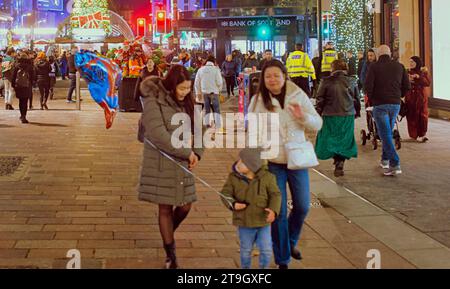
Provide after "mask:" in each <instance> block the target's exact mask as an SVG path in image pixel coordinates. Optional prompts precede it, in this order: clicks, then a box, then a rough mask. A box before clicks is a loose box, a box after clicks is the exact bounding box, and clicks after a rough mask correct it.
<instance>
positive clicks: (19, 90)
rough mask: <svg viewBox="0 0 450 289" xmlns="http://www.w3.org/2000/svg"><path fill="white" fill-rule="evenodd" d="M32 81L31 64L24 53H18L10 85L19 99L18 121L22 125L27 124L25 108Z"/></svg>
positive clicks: (32, 71) (30, 93) (32, 70)
mask: <svg viewBox="0 0 450 289" xmlns="http://www.w3.org/2000/svg"><path fill="white" fill-rule="evenodd" d="M33 80H34V69H33V62H32V61H31V60H30V59H29V57H28V55H27V54H26V53H25V52H20V53H19V56H18V59H17V64H16V65H15V67H14V71H13V76H12V81H11V84H12V87H13V88H14V90H15V94H16V97H17V98H18V99H19V109H20V120H21V121H22V123H28V120H27V110H28V109H27V108H28V100H29V99H30V97H31V95H32V93H33V91H32V89H33Z"/></svg>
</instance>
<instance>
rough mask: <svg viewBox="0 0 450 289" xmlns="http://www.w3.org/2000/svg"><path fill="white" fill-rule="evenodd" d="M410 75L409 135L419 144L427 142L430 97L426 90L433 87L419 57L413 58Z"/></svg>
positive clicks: (408, 96)
mask: <svg viewBox="0 0 450 289" xmlns="http://www.w3.org/2000/svg"><path fill="white" fill-rule="evenodd" d="M408 74H409V81H410V82H411V90H410V91H409V92H408V94H407V95H406V106H407V114H406V120H407V122H408V133H409V136H410V137H411V138H412V139H414V140H417V141H418V142H427V141H428V138H427V137H426V134H427V130H428V96H427V93H426V88H427V87H430V85H431V81H430V76H429V73H428V70H427V68H426V67H424V65H423V61H422V60H421V59H420V58H419V57H418V56H413V57H411V59H410V69H409V70H408Z"/></svg>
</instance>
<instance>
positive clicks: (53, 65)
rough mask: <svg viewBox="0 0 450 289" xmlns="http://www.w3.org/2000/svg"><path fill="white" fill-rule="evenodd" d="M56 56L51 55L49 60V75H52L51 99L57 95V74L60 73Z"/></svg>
mask: <svg viewBox="0 0 450 289" xmlns="http://www.w3.org/2000/svg"><path fill="white" fill-rule="evenodd" d="M55 59H56V58H55V57H54V56H50V57H49V58H48V62H49V63H50V67H51V70H50V73H49V77H50V90H49V91H50V99H53V98H54V96H55V84H56V76H57V75H58V74H60V69H59V66H58V63H57V62H56V61H55Z"/></svg>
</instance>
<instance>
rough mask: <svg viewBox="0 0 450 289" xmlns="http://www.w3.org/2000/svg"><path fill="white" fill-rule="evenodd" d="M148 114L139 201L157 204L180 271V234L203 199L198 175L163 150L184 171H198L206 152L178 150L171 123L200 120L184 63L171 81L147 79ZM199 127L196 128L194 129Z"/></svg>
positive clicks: (170, 259) (171, 264) (171, 261)
mask: <svg viewBox="0 0 450 289" xmlns="http://www.w3.org/2000/svg"><path fill="white" fill-rule="evenodd" d="M141 93H142V96H143V97H142V101H143V113H142V118H141V122H142V125H143V130H144V136H145V139H146V140H148V142H150V143H148V142H147V141H146V142H145V144H144V157H143V163H142V169H141V174H140V181H139V186H138V192H139V200H141V201H147V202H150V203H154V204H157V205H158V207H159V214H158V217H159V229H160V232H161V237H162V240H163V245H164V250H165V251H166V256H167V259H166V268H171V269H173V268H177V267H178V262H177V257H176V250H175V249H176V246H175V238H174V233H175V231H176V230H177V229H178V227H179V226H180V224H181V223H182V222H183V220H184V219H185V218H186V217H187V215H188V214H189V211H190V210H191V207H192V203H193V202H195V201H196V200H197V196H196V193H195V181H194V177H193V176H192V175H191V174H189V173H187V172H186V171H184V170H183V169H181V168H180V167H179V166H177V165H176V164H175V163H174V162H172V161H171V160H170V159H168V158H167V157H165V156H163V155H162V154H161V152H164V153H166V154H168V155H169V156H170V157H171V158H173V160H175V161H176V162H178V163H179V164H180V165H182V166H183V167H185V168H187V169H190V170H192V169H193V168H195V167H196V166H197V164H198V162H199V160H200V159H201V155H202V152H203V150H202V149H197V148H191V147H189V148H187V147H184V148H175V147H174V145H173V144H172V141H171V139H172V134H173V133H174V131H175V130H176V129H178V128H177V127H175V126H171V125H170V120H171V119H172V118H173V116H174V115H175V114H178V113H186V114H188V115H189V117H190V119H191V122H192V123H193V121H194V100H193V97H192V94H191V79H190V75H189V73H188V71H187V70H186V68H184V67H183V66H181V65H173V66H172V68H171V69H170V71H169V73H168V75H167V77H166V78H165V79H161V78H159V77H156V76H150V77H148V78H146V79H145V80H144V81H143V82H142V84H141ZM193 128H194V126H193V125H191V129H192V130H193Z"/></svg>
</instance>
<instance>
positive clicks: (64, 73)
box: [59, 51, 68, 80]
mask: <svg viewBox="0 0 450 289" xmlns="http://www.w3.org/2000/svg"><path fill="white" fill-rule="evenodd" d="M59 62H60V64H61V77H62V80H66V77H68V69H67V66H68V59H67V53H66V51H64V52H63V53H62V55H61V58H60V60H59Z"/></svg>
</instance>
